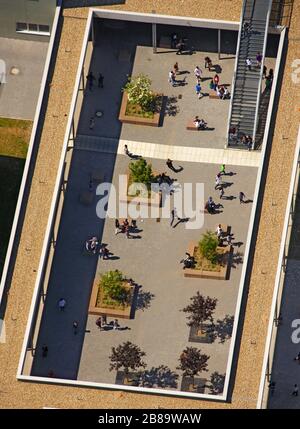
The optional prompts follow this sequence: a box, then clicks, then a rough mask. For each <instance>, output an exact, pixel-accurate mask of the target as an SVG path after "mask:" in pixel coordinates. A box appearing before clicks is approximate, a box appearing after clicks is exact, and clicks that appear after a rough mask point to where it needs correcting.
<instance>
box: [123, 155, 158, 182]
mask: <svg viewBox="0 0 300 429" xmlns="http://www.w3.org/2000/svg"><path fill="white" fill-rule="evenodd" d="M129 170H130V173H131V182H132V183H134V182H135V183H144V184H145V185H146V186H147V187H149V186H150V184H151V182H152V181H153V174H152V166H151V164H147V161H146V160H145V159H143V158H140V159H138V160H137V161H132V162H131V163H130V164H129Z"/></svg>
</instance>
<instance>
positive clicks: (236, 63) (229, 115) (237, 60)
mask: <svg viewBox="0 0 300 429" xmlns="http://www.w3.org/2000/svg"><path fill="white" fill-rule="evenodd" d="M247 1H248V0H243V7H242V11H241V18H240V28H239V34H238V43H237V47H236V56H235V65H234V71H233V77H232V84H231V97H230V104H229V112H228V120H227V135H226V144H225V148H227V147H228V146H229V129H230V121H231V114H232V104H233V97H234V91H235V81H236V73H237V66H238V62H239V53H240V44H241V34H242V22H243V17H244V12H245V9H246V4H247Z"/></svg>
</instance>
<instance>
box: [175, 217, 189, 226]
mask: <svg viewBox="0 0 300 429" xmlns="http://www.w3.org/2000/svg"><path fill="white" fill-rule="evenodd" d="M189 220H190V218H189V217H185V218H181V219H178V221H177V222H176V223H175V225H173V228H176V226H177V225H179V224H180V223H186V222H188V221H189Z"/></svg>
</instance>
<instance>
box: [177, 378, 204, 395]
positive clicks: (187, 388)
mask: <svg viewBox="0 0 300 429" xmlns="http://www.w3.org/2000/svg"><path fill="white" fill-rule="evenodd" d="M194 386H195V387H193V379H192V377H187V376H186V377H182V382H181V389H180V390H181V391H183V392H192V393H205V387H206V378H199V377H195V379H194Z"/></svg>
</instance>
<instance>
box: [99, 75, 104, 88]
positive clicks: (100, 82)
mask: <svg viewBox="0 0 300 429" xmlns="http://www.w3.org/2000/svg"><path fill="white" fill-rule="evenodd" d="M103 81H104V76H103V74H101V73H99V76H98V88H103V86H104V85H103Z"/></svg>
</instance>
